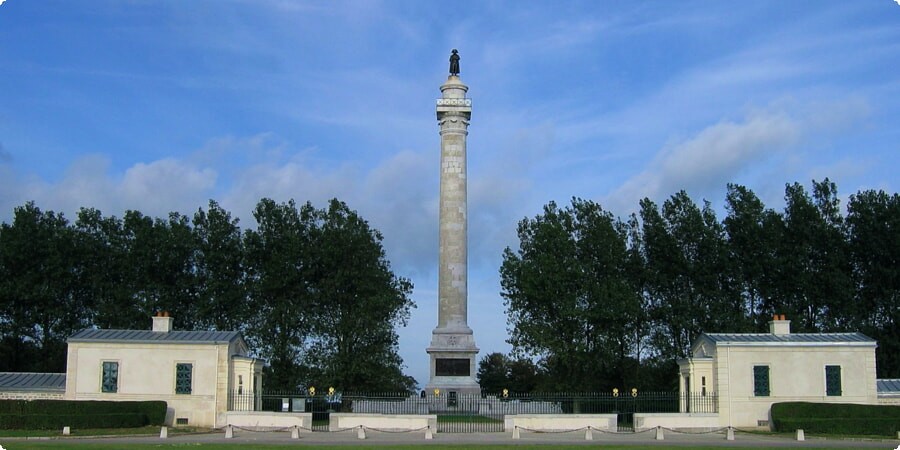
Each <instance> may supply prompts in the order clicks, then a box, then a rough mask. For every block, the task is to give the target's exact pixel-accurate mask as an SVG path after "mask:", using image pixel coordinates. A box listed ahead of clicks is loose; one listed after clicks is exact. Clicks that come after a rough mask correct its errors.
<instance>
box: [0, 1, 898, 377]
mask: <svg viewBox="0 0 900 450" xmlns="http://www.w3.org/2000/svg"><path fill="white" fill-rule="evenodd" d="M452 48H457V49H459V51H460V55H461V57H462V60H461V76H462V79H463V81H464V82H465V83H466V84H468V85H469V87H470V90H469V96H470V97H471V98H472V99H473V116H472V123H471V125H470V127H469V142H468V152H469V153H468V157H469V160H468V164H469V167H468V170H469V220H470V223H469V270H470V272H469V295H470V297H469V322H470V326H471V327H472V328H473V330H474V331H475V338H476V342H477V343H478V345H479V346H480V347H481V349H482V355H484V354H486V353H488V352H492V351H502V352H505V351H507V350H508V349H509V347H508V345H507V344H506V343H505V342H504V341H505V339H506V331H505V329H506V318H505V315H504V310H503V304H502V299H501V297H500V295H499V292H500V287H499V275H498V268H499V265H500V261H501V253H502V250H503V249H504V248H505V247H507V246H513V247H515V245H516V237H515V227H516V223H517V222H518V221H519V220H520V219H522V218H524V217H526V216H528V217H532V216H534V215H535V214H537V213H538V212H539V211H540V208H541V206H542V205H544V204H545V203H547V202H548V201H550V200H556V201H557V202H560V203H567V202H568V200H569V199H570V198H571V197H572V196H579V197H582V198H588V199H592V200H596V201H598V202H600V203H601V204H602V205H603V206H604V207H606V208H607V209H609V210H611V211H613V212H614V213H615V214H617V215H621V216H625V215H627V214H630V213H631V212H633V211H635V210H636V208H637V202H638V200H639V199H640V198H642V197H644V196H647V197H650V198H651V199H653V200H657V201H660V202H661V201H663V200H664V199H665V198H666V197H668V196H670V195H671V194H673V193H674V192H676V191H677V190H679V189H685V190H687V191H688V193H689V194H690V195H691V196H692V197H693V198H694V199H695V200H696V201H698V202H699V201H701V200H702V199H708V200H710V201H711V202H712V203H713V205H714V206H715V207H716V208H717V209H718V210H720V211H721V209H722V205H723V202H724V190H725V185H726V183H728V182H736V183H742V184H745V185H747V186H749V187H750V188H751V189H753V190H754V191H755V192H757V194H759V195H760V197H761V198H762V199H763V200H764V201H765V202H766V204H767V205H768V206H770V207H774V208H776V209H780V208H781V207H782V205H783V202H782V196H783V191H784V184H785V183H787V182H793V181H799V182H802V183H805V184H806V185H809V182H810V180H811V179H817V180H818V179H822V178H824V177H826V176H827V177H830V178H831V179H832V180H834V181H835V182H836V183H837V185H838V188H839V189H840V191H841V194H842V196H843V197H844V198H846V196H847V195H849V194H852V193H854V192H856V191H857V190H860V189H869V188H875V189H884V190H887V191H890V192H896V191H897V190H898V184H900V176H898V175H897V167H898V165H900V164H898V163H900V156H898V155H900V76H898V73H900V69H898V68H900V5H898V3H896V2H895V1H893V0H854V1H799V0H798V1H788V2H786V1H771V2H768V1H756V0H755V1H741V2H738V1H685V2H671V1H658V2H654V1H649V2H601V1H585V2H550V1H535V2H529V1H457V2H437V1H407V2H401V1H396V2H394V1H390V2H389V1H385V2H380V1H334V2H326V1H317V2H302V1H297V2H295V1H287V0H284V1H280V0H247V1H240V0H222V1H201V0H191V1H175V0H171V1H169V0H153V1H123V0H115V1H101V0H84V1H70V0H65V1H52V0H46V1H27V0H7V1H5V2H2V3H0V220H2V221H9V220H10V218H11V217H12V211H13V208H14V207H15V206H18V205H21V204H23V203H25V202H26V201H28V200H34V201H36V202H37V204H38V206H39V207H41V208H42V209H52V210H55V211H62V212H64V213H65V214H66V215H67V216H68V217H69V218H70V219H71V218H74V213H75V211H77V209H78V208H79V207H81V206H90V207H96V208H99V209H100V210H101V211H103V213H104V214H105V215H116V216H121V215H122V213H123V212H124V211H125V210H127V209H136V210H139V211H141V212H143V213H145V214H150V215H155V216H163V215H165V214H166V213H167V212H169V211H179V212H182V213H185V214H192V213H193V212H194V211H196V210H197V208H199V207H201V206H205V205H206V203H207V201H208V199H210V198H212V199H216V200H217V201H219V202H220V203H221V204H222V206H223V207H225V208H226V209H228V210H229V211H231V212H232V213H233V214H234V215H236V216H238V217H240V218H241V219H242V222H241V225H242V226H243V227H252V226H253V225H254V224H253V219H252V217H251V216H250V211H251V210H252V208H253V206H254V205H255V203H256V202H257V201H258V200H259V199H260V198H261V197H271V198H274V199H275V200H277V201H286V200H288V199H290V198H294V199H296V200H298V201H306V200H310V201H312V202H313V203H315V204H317V205H319V206H324V204H325V203H324V202H325V201H326V200H327V199H329V198H331V197H337V198H339V199H341V200H344V201H346V202H347V203H348V204H349V205H350V206H351V207H352V208H354V209H356V210H358V211H359V212H360V213H361V214H362V215H363V217H365V218H366V219H368V220H369V222H370V223H371V224H372V225H373V226H374V227H376V228H377V229H379V230H381V231H382V232H383V234H384V237H385V240H384V244H385V247H386V249H387V253H388V258H389V259H390V260H391V262H392V265H393V268H394V270H395V272H396V273H397V274H398V275H401V276H405V277H409V278H411V279H412V281H413V282H414V283H415V292H414V295H413V298H414V300H415V301H416V303H417V304H418V308H417V309H416V310H415V311H414V312H413V316H412V320H411V323H410V325H409V326H408V327H406V328H404V329H402V330H400V336H401V342H400V346H401V355H402V356H403V358H404V360H405V363H406V365H407V366H408V373H410V374H411V375H413V376H415V377H416V378H417V379H418V381H419V382H420V383H422V384H424V383H425V382H427V376H428V375H427V355H426V354H425V350H424V349H425V347H426V346H427V345H428V342H429V340H430V334H431V330H432V328H433V327H434V326H435V324H436V320H437V313H436V305H435V303H436V285H437V279H436V269H437V235H438V231H437V230H438V228H437V202H438V198H437V196H438V169H439V166H438V158H439V142H440V141H439V136H438V127H437V124H436V120H435V113H434V100H435V99H436V98H437V97H438V96H439V95H440V91H439V86H440V85H441V84H442V83H443V82H444V81H445V79H446V75H447V66H448V64H447V58H448V56H449V52H450V49H452ZM720 218H721V217H720Z"/></svg>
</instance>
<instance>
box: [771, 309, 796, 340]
mask: <svg viewBox="0 0 900 450" xmlns="http://www.w3.org/2000/svg"><path fill="white" fill-rule="evenodd" d="M769 332H770V333H772V334H774V335H775V336H787V335H789V334H791V321H790V320H787V319H786V318H785V317H784V314H775V315H774V316H772V320H771V321H769Z"/></svg>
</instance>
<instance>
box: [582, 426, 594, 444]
mask: <svg viewBox="0 0 900 450" xmlns="http://www.w3.org/2000/svg"><path fill="white" fill-rule="evenodd" d="M584 440H586V441H593V440H594V433H592V432H591V427H587V430H584Z"/></svg>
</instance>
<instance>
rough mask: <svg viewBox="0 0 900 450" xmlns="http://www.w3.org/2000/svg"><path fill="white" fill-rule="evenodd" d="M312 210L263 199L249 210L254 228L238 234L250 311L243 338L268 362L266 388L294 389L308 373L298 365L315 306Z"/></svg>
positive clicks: (302, 354)
mask: <svg viewBox="0 0 900 450" xmlns="http://www.w3.org/2000/svg"><path fill="white" fill-rule="evenodd" d="M314 213H315V211H314V208H313V207H312V205H310V204H306V205H304V206H303V207H302V208H301V209H300V210H299V211H298V210H297V206H296V204H295V203H294V201H293V200H291V201H289V202H288V203H284V204H280V205H279V204H277V203H275V202H274V201H273V200H271V199H267V198H264V199H262V200H260V201H259V203H257V205H256V208H255V209H254V211H253V217H254V218H255V219H256V223H257V228H256V230H247V231H246V232H245V233H244V248H245V250H246V261H247V267H246V271H247V282H248V289H249V294H250V298H251V299H252V302H253V306H254V307H255V309H256V314H254V316H253V317H252V319H251V320H252V322H251V324H250V326H249V328H248V330H247V338H248V340H249V341H250V343H251V345H253V347H254V348H255V349H256V351H257V352H258V353H259V355H260V356H262V357H263V358H266V359H268V360H269V368H268V370H269V373H268V374H267V382H266V384H267V386H269V387H270V388H273V389H296V388H297V387H299V386H303V385H304V381H305V379H306V378H308V373H306V372H304V368H303V367H302V365H301V362H302V360H303V357H304V356H305V353H306V349H307V348H308V346H309V343H310V342H309V339H310V337H311V328H312V323H311V322H312V320H311V316H310V314H309V311H311V310H312V309H313V308H314V307H315V306H316V305H315V299H314V296H313V289H312V283H311V282H312V280H313V275H312V274H313V272H314V270H315V268H314V267H312V264H311V257H310V255H309V254H310V252H311V251H312V248H313V244H314V241H313V240H312V236H311V228H312V222H313V221H314V220H315V218H314Z"/></svg>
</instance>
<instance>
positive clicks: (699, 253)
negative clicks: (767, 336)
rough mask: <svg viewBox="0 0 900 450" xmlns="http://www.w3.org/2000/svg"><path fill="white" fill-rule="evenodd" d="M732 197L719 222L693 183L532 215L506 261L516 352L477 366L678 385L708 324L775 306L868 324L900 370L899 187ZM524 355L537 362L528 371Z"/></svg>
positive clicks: (588, 386)
mask: <svg viewBox="0 0 900 450" xmlns="http://www.w3.org/2000/svg"><path fill="white" fill-rule="evenodd" d="M725 201H726V203H725V206H726V210H727V216H726V217H725V218H724V219H723V220H721V221H720V220H718V219H717V217H716V214H715V212H714V210H713V208H712V207H711V206H710V203H709V202H704V203H703V204H702V205H697V204H695V203H694V202H693V201H692V200H691V198H690V197H689V196H688V195H687V193H685V192H684V191H681V192H678V193H676V194H675V195H672V196H671V197H670V198H669V199H668V200H666V201H665V202H663V204H662V205H661V206H659V205H657V204H655V203H654V202H652V201H650V200H649V199H644V200H642V201H641V202H640V210H639V213H638V214H633V215H631V216H630V217H629V218H628V219H627V220H621V219H619V218H616V217H614V216H613V215H612V214H611V213H610V212H608V211H605V210H603V209H602V207H601V206H600V205H599V204H597V203H595V202H592V201H587V200H582V199H577V198H576V199H573V200H572V203H571V205H570V206H567V207H565V208H561V207H559V206H557V205H556V203H553V202H551V203H549V204H547V205H546V206H545V207H544V209H543V212H542V213H541V214H538V215H537V216H535V217H534V218H526V219H524V220H522V221H521V222H520V223H519V225H518V237H519V240H520V243H519V248H518V249H517V250H515V251H514V250H512V249H509V248H507V249H506V251H505V252H504V255H503V263H502V267H501V268H500V274H501V284H502V293H501V295H502V296H503V298H504V302H505V306H506V307H507V315H508V327H509V333H510V337H509V343H510V344H512V346H513V355H512V357H508V358H506V361H505V363H504V361H502V360H500V359H497V358H498V357H503V356H504V355H497V356H493V355H488V357H485V358H484V359H483V360H482V364H481V368H480V372H479V375H480V376H481V377H482V378H483V379H487V380H496V379H497V378H500V379H502V377H503V376H507V377H508V380H507V381H506V384H513V383H515V382H516V380H515V379H514V377H512V376H511V374H512V373H513V367H518V369H519V375H518V380H522V379H529V380H531V381H530V382H529V383H530V384H531V385H534V386H535V387H536V388H539V389H549V390H570V389H574V390H606V389H610V388H612V387H620V388H621V387H623V386H627V387H632V386H637V387H639V388H654V389H659V388H663V387H670V388H674V387H675V384H674V383H675V377H674V375H673V374H674V373H676V362H675V361H676V360H677V359H678V358H683V357H685V356H688V354H689V350H690V345H691V343H692V342H693V340H694V339H695V338H696V337H697V336H698V334H700V333H701V332H719V333H723V332H767V331H768V329H767V322H768V321H769V320H770V318H771V317H772V315H773V314H776V313H778V314H785V315H787V316H788V318H789V319H790V320H791V321H792V322H791V326H792V331H794V332H806V333H809V332H844V331H859V332H862V333H865V334H866V335H868V336H870V337H872V338H874V339H876V340H877V341H878V349H877V362H878V376H879V377H895V378H896V377H900V261H898V258H900V196H898V195H897V194H888V193H885V192H883V191H875V190H867V191H861V192H858V193H856V194H855V195H852V196H850V199H849V202H848V205H847V209H846V213H842V209H841V207H840V201H839V199H838V194H837V188H836V186H835V184H834V183H833V182H831V181H829V180H828V179H825V180H824V181H821V182H815V181H814V182H813V186H812V195H810V193H809V192H807V191H806V190H805V189H804V187H803V186H801V185H800V184H797V183H794V184H789V185H787V186H786V189H785V207H784V210H783V211H781V212H777V211H775V210H773V209H769V208H766V207H765V205H764V204H763V202H762V201H760V199H759V198H758V197H757V196H756V195H755V194H754V193H753V192H752V191H751V190H750V189H747V188H746V187H744V186H739V185H729V186H728V190H727V195H726V199H725ZM523 360H524V361H525V362H530V361H536V362H537V363H538V364H537V365H534V366H533V368H534V370H533V374H532V375H531V376H524V375H522V374H521V372H522V370H523V369H527V367H528V366H527V364H526V365H522V364H523V363H521V361H523ZM516 361H520V363H519V365H518V366H514V363H516ZM504 374H506V375H504ZM526 385H527V384H526ZM502 387H503V386H502V385H496V386H485V388H486V389H493V390H496V389H500V388H502Z"/></svg>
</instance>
